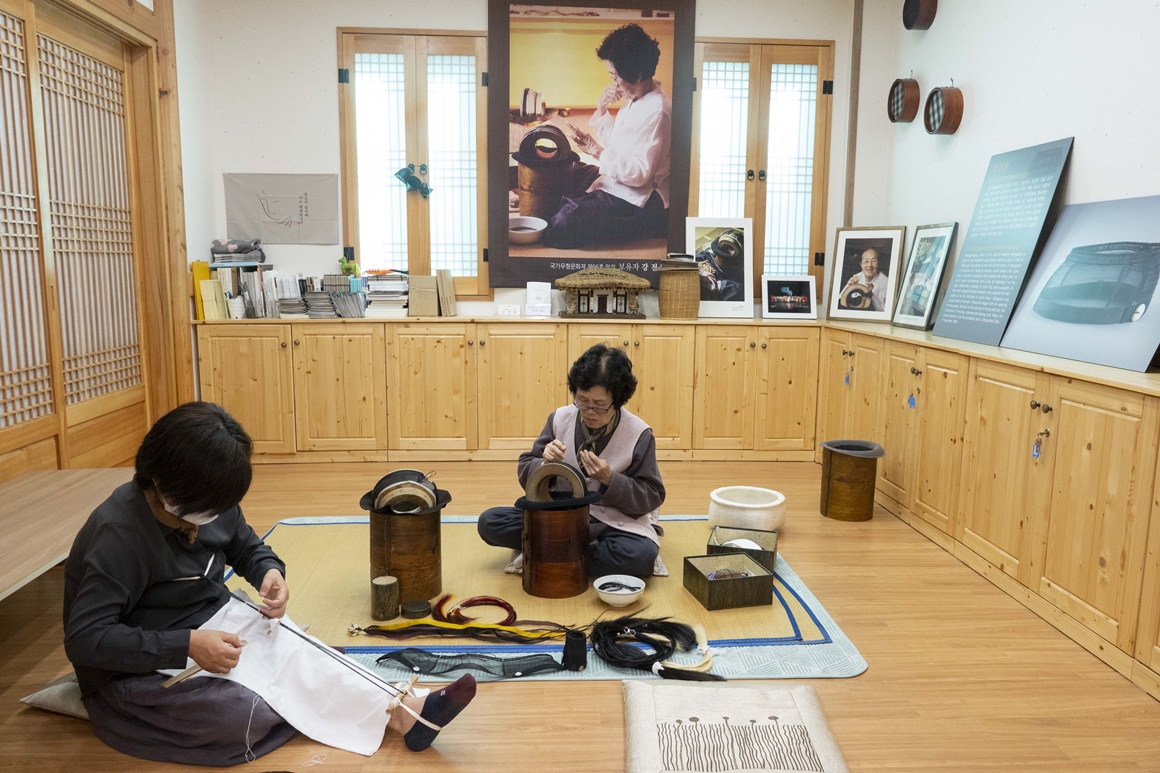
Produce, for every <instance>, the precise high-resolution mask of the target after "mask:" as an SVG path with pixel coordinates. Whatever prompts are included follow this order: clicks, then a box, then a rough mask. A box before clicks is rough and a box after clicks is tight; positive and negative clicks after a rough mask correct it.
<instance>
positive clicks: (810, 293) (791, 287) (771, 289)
mask: <svg viewBox="0 0 1160 773" xmlns="http://www.w3.org/2000/svg"><path fill="white" fill-rule="evenodd" d="M815 290H816V286H815V284H814V277H812V276H810V275H809V274H795V275H788V274H787V275H782V274H762V275H761V316H762V317H763V318H765V319H817V318H818V307H817V306H816V305H815V304H814V297H815Z"/></svg>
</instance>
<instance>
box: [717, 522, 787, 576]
mask: <svg viewBox="0 0 1160 773" xmlns="http://www.w3.org/2000/svg"><path fill="white" fill-rule="evenodd" d="M735 539H747V540H750V541H751V542H756V543H757V544H758V545H760V546H761V547H760V549H754V548H742V547H736V546H734V545H726V544H725V543H726V542H729V541H730V540H735ZM705 552H706V553H708V554H709V555H711V556H713V555H720V554H722V553H744V554H745V555H747V556H749V557H750V558H752V559H753V560H754V561H756V562H757V563H759V564H761V565H762V566H764V567H765V568H766V569H768V570H769V571H770V573H773V572H774V571H776V569H777V532H776V531H766V530H765V529H738V528H734V527H732V526H714V527H713V531H711V532H709V544H707V545H706V546H705Z"/></svg>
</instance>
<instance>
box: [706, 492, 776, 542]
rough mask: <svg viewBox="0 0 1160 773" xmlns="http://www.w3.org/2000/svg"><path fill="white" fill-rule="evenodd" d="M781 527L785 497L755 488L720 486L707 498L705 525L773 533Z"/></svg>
mask: <svg viewBox="0 0 1160 773" xmlns="http://www.w3.org/2000/svg"><path fill="white" fill-rule="evenodd" d="M784 523H785V495H783V494H781V493H780V492H777V491H774V490H772V489H767V488H757V487H756V486H724V487H722V488H719V489H716V490H714V491H713V492H712V493H710V494H709V525H710V526H731V527H734V528H740V529H764V530H766V531H777V530H778V529H780V528H781V527H782V524H784Z"/></svg>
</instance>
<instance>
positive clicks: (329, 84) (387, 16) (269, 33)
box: [174, 0, 853, 303]
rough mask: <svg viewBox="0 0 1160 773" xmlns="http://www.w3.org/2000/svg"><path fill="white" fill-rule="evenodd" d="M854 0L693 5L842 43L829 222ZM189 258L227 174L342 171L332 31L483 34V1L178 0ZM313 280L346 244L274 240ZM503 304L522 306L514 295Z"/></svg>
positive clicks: (841, 159)
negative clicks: (370, 29) (369, 29)
mask: <svg viewBox="0 0 1160 773" xmlns="http://www.w3.org/2000/svg"><path fill="white" fill-rule="evenodd" d="M852 7H853V6H852V0H817V1H815V2H810V3H802V2H794V1H793V0H700V2H698V3H697V30H696V31H697V34H698V35H704V36H722V37H724V36H729V37H754V38H798V39H815V40H835V41H837V53H836V61H835V68H834V69H835V86H834V102H833V104H834V112H833V120H832V124H833V128H832V132H833V133H832V140H831V143H832V144H831V159H832V160H831V163H830V188H829V199H830V201H829V212H828V227H829V228H830V229H831V230H832V228H833V227H834V226H835V225H839V224H840V223H841V219H842V209H841V208H842V198H843V190H844V180H845V158H846V129H847V122H846V117H847V103H848V94H849V92H848V91H847V89H846V85H847V81H848V73H849V68H850V59H849V52H850V19H851V13H852ZM174 16H175V26H176V36H177V68H178V83H179V89H178V93H179V100H180V102H179V104H180V110H181V142H182V165H183V174H184V179H185V214H186V232H187V234H188V239H189V255H190V257H191V258H192V259H194V260H198V259H202V257H203V256H204V254H205V252H206V250H207V249H208V247H209V243H210V241H212V240H213V239H216V238H222V237H224V235H225V205H224V193H223V189H222V177H221V176H222V174H223V173H226V172H278V173H338V172H339V136H338V83H337V77H336V72H337V69H338V54H337V41H336V33H335V28H336V27H389V28H410V29H461V30H473V29H479V30H482V29H486V27H487V3H486V0H438V2H431V1H430V0H428V2H413V0H388V1H386V2H384V1H383V0H175V1H174ZM268 253H269V257H270V260H271V261H272V262H274V263H275V264H276V266H277V268H278V269H279V270H286V271H289V272H299V271H301V272H304V273H308V274H313V275H318V274H322V273H327V272H330V271H332V270H334V269H335V268H336V266H335V261H337V260H338V256H339V255H340V254H341V247H340V246H334V247H316V246H299V245H272V246H271V247H270V248H269V250H268ZM496 299H497V301H498V302H507V303H522V291H521V292H519V297H516V294H514V293H512V292H508V293H497V295H496Z"/></svg>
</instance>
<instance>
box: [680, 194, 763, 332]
mask: <svg viewBox="0 0 1160 773" xmlns="http://www.w3.org/2000/svg"><path fill="white" fill-rule="evenodd" d="M752 237H753V218H749V217H738V218H731V217H690V218H688V219H687V220H685V250H686V251H687V252H688V253H689V254H690V255H692V256H693V258H694V259H695V260H696V261H697V270H698V271H699V272H700V277H701V307H700V311H699V316H702V317H749V318H752V317H753V238H752Z"/></svg>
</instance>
